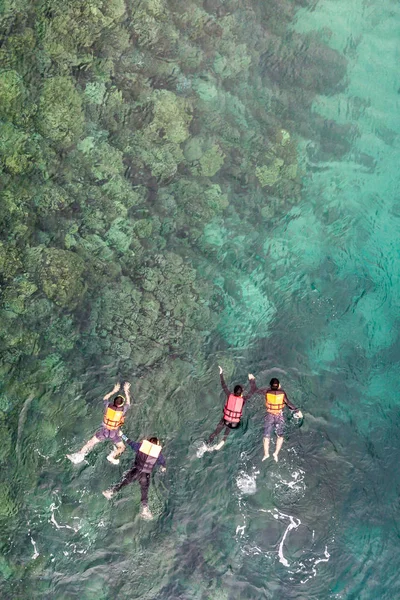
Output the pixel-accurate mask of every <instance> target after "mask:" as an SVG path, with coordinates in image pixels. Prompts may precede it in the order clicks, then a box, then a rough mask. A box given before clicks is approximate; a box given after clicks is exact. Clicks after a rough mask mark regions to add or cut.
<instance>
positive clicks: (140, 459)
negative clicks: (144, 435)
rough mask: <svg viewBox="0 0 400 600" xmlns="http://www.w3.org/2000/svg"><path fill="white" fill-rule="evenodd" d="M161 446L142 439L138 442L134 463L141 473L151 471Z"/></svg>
mask: <svg viewBox="0 0 400 600" xmlns="http://www.w3.org/2000/svg"><path fill="white" fill-rule="evenodd" d="M160 452H161V446H159V445H158V444H152V443H151V442H149V440H143V442H142V443H141V444H140V448H139V451H138V455H137V459H136V463H137V465H138V467H139V468H140V470H141V471H142V473H151V472H152V470H153V468H154V466H155V464H156V462H157V459H158V457H159V456H160Z"/></svg>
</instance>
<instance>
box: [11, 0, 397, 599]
mask: <svg viewBox="0 0 400 600" xmlns="http://www.w3.org/2000/svg"><path fill="white" fill-rule="evenodd" d="M290 31H291V32H301V33H308V32H317V34H318V36H320V38H321V39H323V40H324V42H325V43H326V44H327V45H328V46H330V47H331V48H334V49H335V50H338V51H339V52H340V53H342V54H343V55H344V56H346V59H347V61H348V65H347V74H346V85H345V86H344V87H343V89H341V90H340V91H338V92H337V93H332V94H331V95H329V96H317V97H316V99H315V100H314V102H313V105H312V108H311V110H312V112H313V113H314V114H315V118H316V119H321V118H322V119H324V120H326V122H327V123H329V122H331V121H335V122H336V123H339V124H343V125H344V126H352V127H354V131H355V132H356V133H354V136H353V137H352V140H351V148H350V150H349V152H347V153H346V154H345V155H344V158H343V157H342V158H338V159H337V160H332V158H331V157H330V156H329V158H327V159H326V160H324V157H323V153H321V152H319V154H318V150H316V148H315V145H314V142H312V141H310V140H309V139H307V136H306V135H304V136H302V137H299V150H298V152H299V160H300V163H301V165H302V169H303V174H304V176H303V190H302V199H301V202H300V203H298V204H297V205H296V206H294V207H293V208H292V209H291V210H289V212H286V214H284V215H282V216H281V217H280V218H279V219H277V220H276V222H275V223H274V226H273V228H271V229H269V230H268V232H267V233H268V234H267V235H264V233H265V232H263V230H262V227H263V226H262V224H258V223H256V224H255V230H256V233H257V234H258V236H259V237H257V239H253V240H251V244H250V248H253V249H254V250H252V256H251V258H248V259H247V260H248V261H249V264H250V263H251V268H250V267H247V266H246V268H243V265H242V264H236V263H235V262H234V260H233V259H232V256H235V252H234V247H233V246H232V247H226V246H225V242H224V240H223V236H224V230H223V227H224V226H226V227H228V229H229V222H227V223H225V224H224V223H223V222H219V223H218V226H216V225H215V226H214V227H212V228H211V229H210V231H209V232H208V234H207V235H209V236H214V238H213V239H214V242H215V244H216V245H217V246H219V251H218V253H214V254H213V255H212V260H213V261H216V262H219V263H220V266H221V269H222V270H223V269H226V268H228V267H227V265H229V268H231V269H232V277H233V279H235V281H236V284H237V285H238V287H240V289H241V294H240V297H239V299H238V300H237V302H236V303H233V304H232V306H227V307H226V308H225V311H224V312H223V314H222V315H221V318H220V321H219V324H218V329H217V331H215V332H210V333H209V335H208V336H207V337H206V338H205V340H204V344H203V348H202V349H203V351H204V353H205V356H206V361H203V362H202V363H201V365H197V364H196V357H195V356H194V357H191V358H190V359H189V360H188V361H187V362H186V364H180V363H179V361H177V370H178V373H179V372H180V373H181V374H180V377H181V384H180V386H178V387H177V388H176V389H175V390H173V391H172V392H170V391H169V392H168V394H167V395H166V396H167V397H163V394H162V390H163V385H165V388H166V389H167V388H168V386H167V385H166V382H165V381H164V382H163V381H158V382H157V385H155V386H152V381H151V375H152V374H151V370H147V371H146V370H145V371H144V372H143V373H140V375H139V376H138V377H135V374H133V376H132V389H133V393H134V396H135V403H134V407H133V408H132V410H131V412H130V413H129V416H128V418H127V423H126V431H127V432H129V433H130V434H131V436H132V438H136V437H138V438H139V437H140V436H141V435H144V433H145V432H148V431H150V430H151V431H154V432H156V433H157V434H159V435H160V436H161V437H162V438H163V440H164V441H165V456H166V458H167V463H168V469H167V472H166V474H165V475H163V474H160V473H157V474H156V475H155V476H154V480H153V484H152V486H151V488H150V505H151V509H152V511H153V513H154V515H155V519H154V521H152V522H144V521H142V520H140V518H139V516H138V513H139V499H140V494H139V490H138V488H137V486H131V487H130V488H127V489H126V490H125V491H124V492H123V493H121V494H120V495H119V496H118V497H117V498H116V500H115V501H113V502H112V503H107V502H106V501H105V500H104V498H103V496H102V495H101V491H102V490H103V489H105V488H106V487H108V486H109V485H110V484H112V483H113V482H116V481H117V479H119V478H120V476H121V475H122V473H123V472H124V470H125V468H127V467H128V465H129V464H130V461H131V457H130V456H129V451H127V452H126V454H124V456H123V458H122V460H121V465H120V466H119V467H112V466H111V465H109V463H108V462H107V461H106V460H105V457H106V454H107V449H106V448H105V447H104V445H101V447H98V448H96V450H95V451H93V453H92V454H91V455H90V456H89V457H88V458H87V461H86V462H85V463H84V464H83V465H82V466H78V467H75V466H72V465H70V464H69V463H67V462H66V460H65V459H64V455H65V453H66V452H68V451H71V450H75V449H77V448H78V447H79V446H80V445H81V444H82V443H83V441H84V440H85V439H87V438H88V437H89V436H90V435H92V433H93V431H94V429H95V428H96V426H97V422H98V421H99V419H100V414H99V411H100V412H101V402H100V400H99V405H98V406H97V407H96V405H95V404H94V403H93V398H96V397H99V398H100V397H101V396H102V395H103V394H104V393H105V392H106V391H108V390H104V389H103V387H102V384H103V382H104V380H108V381H109V382H110V385H109V388H110V389H111V387H112V385H113V377H114V376H115V375H116V372H117V369H116V367H115V365H106V366H103V365H96V364H95V365H93V366H92V370H91V371H90V372H87V373H82V376H81V380H80V382H79V384H80V389H81V392H80V393H79V395H78V396H77V397H76V398H75V399H73V401H72V402H71V401H70V400H69V402H70V403H71V414H73V413H74V412H75V413H76V427H75V428H71V426H68V427H67V428H63V425H62V422H60V427H59V430H58V431H57V432H56V435H57V438H58V441H59V443H60V447H59V450H58V451H57V453H56V456H54V454H52V452H51V448H50V449H49V452H48V453H47V450H46V447H43V446H42V445H41V444H40V443H38V441H37V440H36V439H35V435H34V431H35V419H39V418H40V417H39V414H40V413H39V412H35V403H36V402H38V401H40V399H37V398H28V399H27V400H26V401H25V404H24V409H23V412H22V413H21V416H20V417H19V423H18V426H17V427H16V435H15V445H16V450H15V452H16V455H17V457H18V460H19V461H20V462H21V465H22V466H24V467H26V465H29V461H30V460H32V461H34V462H35V464H36V462H37V461H41V478H40V482H39V485H38V486H37V487H36V486H35V487H33V488H32V487H31V486H30V484H29V479H24V478H26V477H27V475H26V468H22V466H21V470H20V474H21V480H20V481H18V477H17V478H16V481H15V485H17V486H20V490H21V493H22V494H23V496H24V497H23V499H21V501H22V502H23V505H24V516H23V518H22V519H21V518H19V520H18V524H17V525H16V527H15V528H13V526H12V523H11V524H10V523H8V524H7V525H3V526H2V529H3V531H2V538H3V555H4V557H6V558H7V560H8V559H9V558H10V557H12V560H13V561H14V563H16V564H18V565H19V566H20V567H21V570H20V571H18V572H17V571H15V572H13V573H11V572H10V571H8V569H7V567H6V566H5V558H4V557H3V558H2V561H3V562H2V563H1V565H0V567H1V569H2V574H3V581H2V582H0V593H1V597H2V598H5V599H7V600H8V599H11V598H15V599H19V600H24V599H25V598H46V599H50V598H51V599H53V598H54V599H60V600H61V599H64V598H65V599H69V598H71V599H74V598H76V599H78V598H79V599H80V600H92V599H96V600H112V599H114V598H118V599H120V600H124V599H127V600H128V599H134V598H137V599H139V598H140V599H143V600H175V599H176V600H178V599H179V600H236V599H238V598H241V599H249V600H253V599H254V600H258V599H264V598H265V599H271V600H291V599H296V600H386V599H387V600H389V599H390V600H393V599H395V598H400V585H399V582H398V572H399V568H400V559H399V554H398V552H397V548H398V543H399V500H398V490H399V486H400V475H399V471H398V469H397V456H398V452H399V450H400V431H399V421H398V416H399V409H398V405H399V404H398V393H399V392H398V390H399V386H400V374H399V370H398V362H399V360H400V338H399V335H398V332H397V325H398V321H399V314H400V313H399V305H400V302H399V292H400V281H399V267H398V261H399V258H400V242H399V239H400V196H399V189H400V175H399V169H398V165H399V164H400V137H399V135H400V118H399V107H400V95H399V85H400V81H399V76H398V65H399V64H400V34H399V32H400V5H399V3H398V2H394V1H390V0H383V1H382V2H379V3H378V2H377V0H370V1H361V0H354V2H352V3H349V2H348V1H345V0H324V1H317V2H316V3H315V5H314V6H313V7H312V8H303V9H298V11H297V14H296V18H295V21H294V23H291V25H290ZM343 131H344V130H343ZM346 131H347V130H346ZM336 135H337V136H338V137H336V138H335V139H336V142H337V141H338V138H339V142H340V135H341V134H340V133H338V134H336ZM343 135H344V134H343ZM243 243H246V239H244V240H243ZM232 248H233V249H232ZM167 249H168V248H167ZM221 338H222V339H223V340H224V343H225V344H226V346H225V347H224V348H223V347H222V345H221ZM226 348H228V352H227V351H226ZM222 350H224V353H225V356H226V355H227V354H230V356H231V359H232V364H231V365H230V367H229V368H230V371H231V372H232V373H233V375H232V377H230V375H229V373H227V380H228V384H231V383H232V382H234V381H235V382H236V381H239V380H242V381H244V379H245V377H246V376H247V373H249V372H252V373H254V374H255V376H256V379H257V382H258V383H259V384H260V385H266V383H267V382H268V381H269V379H270V378H271V376H278V377H280V379H281V381H282V383H283V385H284V387H285V389H286V390H287V392H288V395H289V397H290V398H291V399H293V401H294V402H295V403H296V404H297V405H298V406H300V407H301V408H302V410H303V413H304V415H305V419H304V424H303V425H302V427H300V428H299V427H298V426H297V424H296V423H295V422H294V421H293V420H289V421H288V425H287V436H286V441H285V444H284V446H283V449H282V452H281V455H280V461H279V463H278V464H275V463H274V462H273V461H272V460H270V461H265V462H261V458H262V425H263V415H264V409H263V403H262V399H261V398H258V399H257V400H255V401H254V400H253V401H251V403H250V404H249V405H248V407H247V409H246V414H245V417H244V423H243V427H242V428H241V430H240V431H239V432H235V433H232V434H231V435H230V436H229V439H228V442H227V444H226V445H225V447H224V448H223V449H222V450H221V451H220V452H217V453H215V452H214V453H206V454H204V455H203V456H202V457H201V458H198V457H197V453H196V451H197V448H198V447H199V446H200V444H201V442H202V440H204V439H205V438H206V437H208V435H209V434H210V432H211V431H212V430H213V429H214V428H215V426H216V425H217V422H218V421H219V419H220V413H221V406H222V396H221V395H220V388H219V377H218V369H217V365H218V363H219V359H220V356H221V354H222ZM204 365H207V366H206V367H205V366H204ZM229 368H228V369H227V371H229ZM57 376H60V377H63V375H62V373H61V374H59V373H57ZM107 378H108V379H107ZM100 380H101V384H100V383H99V381H100ZM47 391H48V390H47ZM155 394H156V397H155ZM157 394H159V396H157ZM85 400H86V401H87V402H91V404H90V410H89V415H85V418H82V415H81V414H80V411H79V403H81V402H83V401H85ZM46 402H47V399H46ZM61 419H62V415H60V420H61ZM17 573H18V574H17Z"/></svg>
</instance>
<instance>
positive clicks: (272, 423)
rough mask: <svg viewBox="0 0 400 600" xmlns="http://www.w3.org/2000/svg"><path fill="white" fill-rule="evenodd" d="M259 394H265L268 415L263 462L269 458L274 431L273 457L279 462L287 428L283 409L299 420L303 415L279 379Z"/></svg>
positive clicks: (265, 427) (260, 390)
mask: <svg viewBox="0 0 400 600" xmlns="http://www.w3.org/2000/svg"><path fill="white" fill-rule="evenodd" d="M256 393H257V394H265V407H266V409H267V414H266V415H265V423H264V440H263V442H264V456H263V460H266V459H267V458H269V443H270V439H271V434H272V431H273V430H274V429H275V431H276V436H277V439H276V447H275V452H274V453H273V457H274V459H275V461H276V462H278V455H279V452H280V451H281V448H282V444H283V430H284V426H285V420H284V416H283V409H284V408H285V406H287V407H288V408H289V410H291V411H292V412H293V413H294V414H295V415H296V417H297V418H299V419H302V418H303V413H302V412H301V410H299V409H298V408H296V407H295V406H294V404H292V403H291V402H290V400H289V398H288V397H287V395H286V392H285V390H283V389H282V388H281V384H280V383H279V379H276V377H273V378H272V379H271V381H270V382H269V387H268V388H260V389H257V390H256Z"/></svg>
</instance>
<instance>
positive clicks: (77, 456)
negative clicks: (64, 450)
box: [67, 435, 101, 465]
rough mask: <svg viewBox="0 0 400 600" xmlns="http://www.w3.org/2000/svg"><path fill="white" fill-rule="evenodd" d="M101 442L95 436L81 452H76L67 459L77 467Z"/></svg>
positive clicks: (68, 455)
mask: <svg viewBox="0 0 400 600" xmlns="http://www.w3.org/2000/svg"><path fill="white" fill-rule="evenodd" d="M100 441H101V440H99V439H98V438H97V437H96V436H95V435H94V436H93V437H92V438H91V439H90V440H89V441H88V442H87V443H86V444H85V445H84V446H83V448H81V449H80V450H79V452H75V453H74V454H67V458H69V460H70V461H71V462H73V463H74V464H75V465H78V464H79V463H81V462H83V461H84V460H85V456H86V454H88V452H90V451H91V450H92V449H93V448H94V447H95V446H96V444H98V443H99V442H100Z"/></svg>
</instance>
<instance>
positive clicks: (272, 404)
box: [265, 390, 285, 415]
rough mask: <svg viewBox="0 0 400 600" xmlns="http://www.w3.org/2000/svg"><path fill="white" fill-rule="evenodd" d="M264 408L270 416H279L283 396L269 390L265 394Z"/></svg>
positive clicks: (277, 391)
mask: <svg viewBox="0 0 400 600" xmlns="http://www.w3.org/2000/svg"><path fill="white" fill-rule="evenodd" d="M265 406H266V408H267V412H269V413H270V414H271V415H279V414H280V413H281V412H282V410H283V407H284V406H285V394H284V393H282V392H280V391H279V390H276V392H275V391H272V390H270V391H269V392H267V393H266V394H265Z"/></svg>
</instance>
